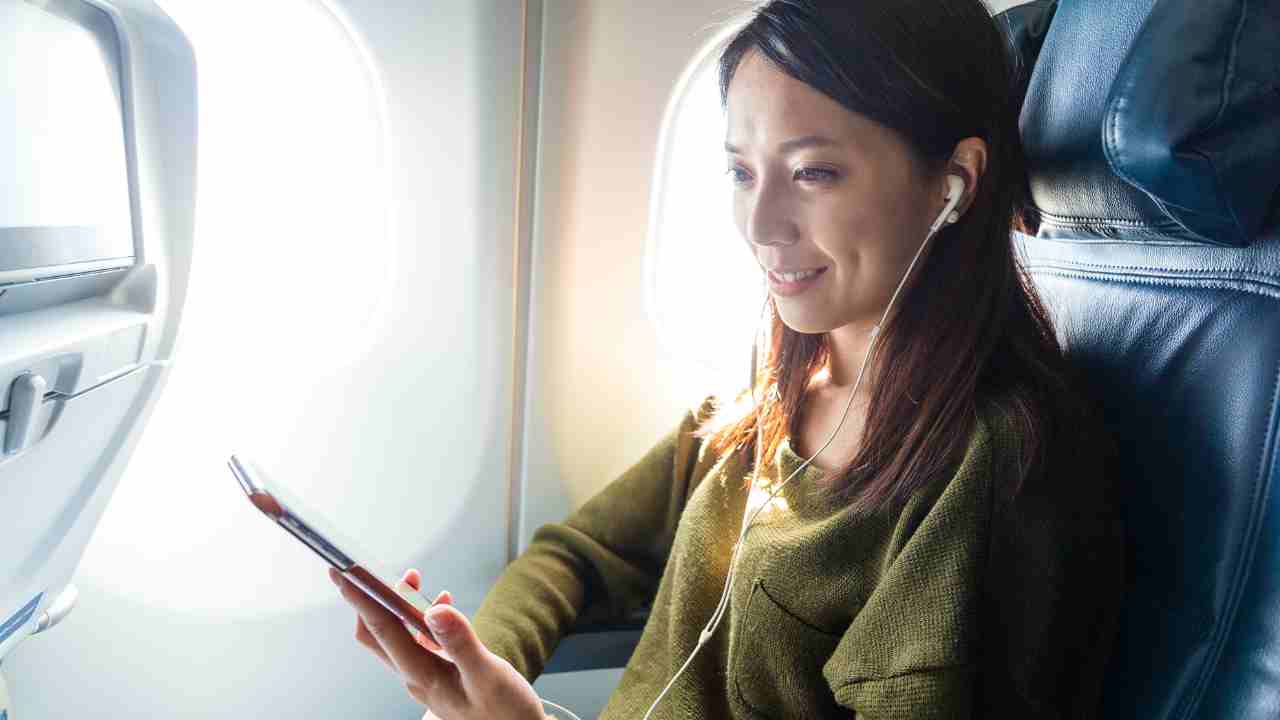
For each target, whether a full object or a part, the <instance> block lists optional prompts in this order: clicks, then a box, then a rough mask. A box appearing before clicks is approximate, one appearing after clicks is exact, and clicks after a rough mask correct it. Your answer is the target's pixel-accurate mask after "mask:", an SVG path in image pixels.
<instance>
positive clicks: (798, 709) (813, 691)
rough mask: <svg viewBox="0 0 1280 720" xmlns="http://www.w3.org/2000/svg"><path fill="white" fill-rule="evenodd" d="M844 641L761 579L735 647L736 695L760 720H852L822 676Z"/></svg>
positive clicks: (753, 590)
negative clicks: (832, 719)
mask: <svg viewBox="0 0 1280 720" xmlns="http://www.w3.org/2000/svg"><path fill="white" fill-rule="evenodd" d="M840 637H841V635H840V634H839V633H832V632H828V631H826V630H823V629H822V628H820V627H817V626H816V625H814V624H812V623H810V622H809V621H807V620H805V619H804V618H801V617H800V616H798V615H796V614H795V613H793V612H792V611H791V610H789V609H787V608H786V607H784V606H783V605H782V604H781V603H779V602H778V600H777V599H776V595H775V594H773V593H771V592H770V591H769V589H768V588H766V587H765V585H764V582H763V581H761V580H759V579H757V580H756V581H755V583H754V584H753V585H752V587H751V595H750V596H749V598H748V600H747V607H746V609H745V610H744V611H743V617H742V622H741V623H740V624H739V626H738V632H737V634H736V637H734V638H732V639H731V643H730V645H731V651H730V652H731V655H732V657H731V658H730V661H729V667H730V671H731V673H732V677H731V678H730V679H729V686H730V691H729V694H730V696H732V698H733V700H734V702H735V703H736V704H738V705H739V706H740V707H741V709H742V710H744V711H745V712H746V714H747V715H748V716H749V717H754V718H766V719H770V718H798V717H803V718H821V717H843V716H847V713H845V711H842V710H841V709H840V707H839V706H838V705H836V702H835V698H834V696H833V695H832V693H831V688H830V687H829V686H828V685H827V682H826V680H825V678H823V675H822V666H823V664H824V663H825V662H826V661H827V658H829V657H830V656H831V653H832V652H833V651H834V650H835V648H836V645H837V644H838V643H839V642H840Z"/></svg>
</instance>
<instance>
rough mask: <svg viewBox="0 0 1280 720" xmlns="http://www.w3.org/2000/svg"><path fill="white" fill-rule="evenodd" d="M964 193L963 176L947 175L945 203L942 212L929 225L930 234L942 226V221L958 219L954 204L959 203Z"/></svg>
mask: <svg viewBox="0 0 1280 720" xmlns="http://www.w3.org/2000/svg"><path fill="white" fill-rule="evenodd" d="M963 195H964V178H962V177H960V176H959V175H956V174H954V173H953V174H951V175H948V176H947V205H946V207H944V208H942V212H940V213H938V217H937V219H936V220H934V221H933V224H932V225H930V226H929V234H930V235H932V234H934V233H935V232H937V231H938V228H940V227H942V223H944V222H947V223H953V222H955V221H957V220H959V219H960V213H958V212H955V209H956V205H959V204H960V198H961V197H962V196H963Z"/></svg>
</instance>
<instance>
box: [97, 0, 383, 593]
mask: <svg viewBox="0 0 1280 720" xmlns="http://www.w3.org/2000/svg"><path fill="white" fill-rule="evenodd" d="M160 4H161V5H162V7H163V8H164V10H165V11H166V12H168V13H169V14H170V16H171V17H173V19H174V20H175V21H176V22H178V24H179V25H180V26H181V27H182V28H183V30H184V32H186V33H187V36H188V37H189V38H190V40H191V42H192V45H193V47H194V48H195V53H196V61H197V65H198V73H199V77H198V82H199V93H200V95H199V97H200V107H199V157H198V177H197V188H198V190H197V208H196V218H197V221H196V237H195V247H194V258H195V259H194V262H193V264H192V269H191V278H190V286H189V288H188V295H187V301H186V305H185V308H184V310H183V312H184V316H183V320H182V322H183V326H182V327H183V330H182V335H181V337H180V338H179V343H180V345H179V348H178V351H177V354H176V362H175V365H174V368H173V371H172V374H171V376H170V378H169V380H168V385H167V386H166V388H165V391H164V393H163V395H162V397H161V398H160V399H159V401H158V404H157V407H156V409H155V411H154V412H155V414H154V416H153V417H152V419H151V420H150V421H149V423H148V427H147V431H146V432H145V433H144V434H143V436H142V438H141V440H140V441H139V445H138V448H137V449H136V451H135V453H134V456H133V458H132V459H131V461H130V464H129V466H128V469H127V472H126V475H125V477H124V478H123V480H122V482H121V483H120V486H119V490H118V492H117V493H116V497H115V499H114V500H113V502H112V508H116V507H121V508H126V507H132V508H137V507H147V508H154V509H156V512H155V513H153V514H149V516H148V517H147V518H146V521H145V522H131V521H130V520H131V519H130V518H129V517H127V516H125V515H124V514H122V513H121V512H112V511H111V509H109V510H108V512H107V513H106V515H105V516H104V518H103V521H102V522H101V524H100V526H99V529H98V534H97V536H96V537H95V540H94V542H93V543H91V544H90V548H89V550H88V551H87V552H86V556H85V558H86V560H85V562H84V563H83V564H82V570H83V571H85V572H88V573H90V574H94V575H101V576H102V577H100V578H97V579H98V580H100V581H101V582H102V583H103V584H104V585H106V586H108V587H112V588H117V589H119V590H120V591H121V592H123V593H126V594H128V593H129V592H130V589H131V587H133V586H137V587H145V586H147V585H148V583H147V582H145V581H143V579H142V578H135V577H133V575H132V573H141V572H144V571H145V572H148V573H154V572H155V569H156V568H165V569H167V570H168V571H169V573H170V577H171V581H172V582H173V583H174V586H175V587H178V588H186V589H188V590H189V589H190V588H199V591H198V592H188V591H183V592H182V593H181V598H182V599H181V603H182V605H183V607H185V608H194V609H211V610H217V611H220V612H231V613H234V612H237V611H239V610H241V609H244V610H245V611H252V612H262V611H264V610H270V609H271V607H272V605H273V604H278V605H280V606H281V608H288V607H297V606H301V605H307V604H319V603H322V602H329V601H330V600H331V599H332V598H330V597H328V596H327V594H323V593H316V592H315V587H314V584H313V582H312V581H313V580H314V581H315V582H319V581H321V580H323V579H324V578H323V577H322V573H321V571H320V569H319V568H317V567H315V566H313V565H310V564H306V563H280V564H276V563H248V562H244V560H245V558H246V555H247V553H251V552H254V541H255V538H256V539H263V538H265V539H268V540H274V539H275V538H274V535H273V534H275V533H279V531H278V530H276V529H274V528H271V527H270V526H268V525H267V524H266V523H263V522H261V520H260V519H259V518H256V517H251V516H250V515H249V513H248V512H247V508H246V507H245V506H244V504H245V503H244V499H243V496H239V497H238V496H237V493H236V492H233V491H234V490H235V488H234V487H233V486H232V485H231V484H230V483H229V481H228V478H229V475H228V473H227V471H226V466H225V463H226V459H227V455H228V454H229V453H231V452H240V453H246V454H250V455H251V456H253V457H254V459H255V460H257V461H258V462H260V463H261V464H262V465H263V466H264V467H266V468H271V467H282V466H283V463H281V462H280V459H281V458H290V463H289V466H290V469H291V473H290V474H291V475H300V476H297V477H281V478H278V479H279V480H280V481H281V482H289V483H292V485H293V487H294V488H300V489H304V490H306V491H307V492H308V493H309V494H310V496H311V497H310V499H314V500H316V502H317V504H318V506H319V507H321V509H328V508H330V507H332V506H334V505H336V504H337V503H339V502H340V498H341V489H340V488H338V487H313V486H312V485H307V483H308V482H311V483H313V485H315V484H319V481H313V480H311V479H310V476H311V475H317V474H318V473H305V472H303V473H296V472H292V471H294V470H296V469H297V468H299V467H300V465H299V463H300V462H301V463H302V465H301V467H306V468H307V469H310V468H311V467H312V466H311V465H307V463H312V464H313V465H314V464H323V463H325V462H326V458H325V456H324V448H325V446H326V445H327V444H328V443H327V442H326V440H325V437H326V433H338V432H343V430H342V429H341V428H339V427H335V426H334V425H335V424H336V421H333V422H329V425H328V426H326V425H324V423H325V418H328V419H330V420H332V419H333V418H339V417H341V409H340V408H335V407H333V406H334V405H335V404H341V402H342V398H345V397H347V395H345V394H343V392H342V391H341V390H339V389H342V388H345V389H349V388H350V387H351V386H352V384H353V383H358V382H359V380H358V379H357V378H355V377H349V376H348V374H349V373H352V367H353V365H354V364H356V363H358V362H360V361H361V360H362V359H364V358H367V357H368V356H369V355H370V349H371V347H372V345H373V344H375V343H376V342H377V341H378V339H379V337H381V336H382V333H383V327H382V325H383V317H382V316H383V313H382V312H380V307H382V306H383V305H384V299H385V297H386V295H387V293H388V292H389V291H390V290H391V289H392V287H391V286H392V285H393V283H392V282H391V280H390V278H391V277H392V276H391V273H390V270H391V267H392V266H393V263H394V261H395V258H394V257H393V256H392V252H393V245H392V240H391V238H390V233H389V227H388V223H389V219H388V218H389V211H390V208H389V207H388V203H389V197H390V193H389V191H388V182H387V172H386V169H385V167H384V160H385V157H384V156H385V148H384V146H385V131H384V119H383V115H382V108H383V103H382V101H381V99H380V92H379V90H378V85H377V78H376V74H375V72H374V70H373V66H372V65H371V64H370V63H369V62H367V60H366V58H365V56H364V55H363V54H362V53H363V50H362V48H361V46H360V45H359V44H358V43H357V41H356V40H355V39H354V38H353V37H352V36H351V35H350V33H349V32H348V31H347V29H346V28H345V27H344V25H343V24H342V23H341V21H340V20H339V19H338V18H337V17H336V16H334V15H332V14H331V13H330V11H329V10H328V9H327V8H326V6H325V5H323V4H322V3H321V2H318V1H317V0H273V1H272V2H269V3H255V4H254V5H253V8H252V10H251V11H246V10H245V9H244V8H245V5H243V4H242V3H212V2H208V1H207V0H162V1H161V3H160ZM246 14H247V15H249V16H250V17H248V18H246ZM321 388H329V389H332V390H333V392H332V393H330V394H329V396H328V398H326V394H325V393H324V392H323V391H322V390H319V389H321ZM326 400H328V402H326ZM316 408H323V411H322V412H317V410H316ZM308 413H310V417H308ZM317 418H319V419H317ZM317 426H320V429H317ZM298 458H301V460H297V459H298ZM328 462H333V460H332V459H330V460H328ZM144 495H145V496H146V500H145V501H143V500H142V496H144ZM130 496H132V497H130ZM164 508H169V509H170V510H168V511H165V510H164ZM135 512H136V511H135ZM135 519H136V518H135ZM242 522H243V523H244V527H245V528H246V529H247V531H248V532H247V534H246V533H239V532H237V533H235V535H237V536H239V535H242V534H243V535H245V537H244V540H243V543H244V545H243V547H237V548H225V549H224V550H223V551H220V552H213V553H211V552H208V551H207V550H205V551H203V552H198V549H199V548H200V547H201V546H205V547H206V548H207V546H208V545H209V544H210V543H211V542H212V539H213V538H214V537H215V536H222V537H225V536H227V535H228V534H230V533H226V532H225V528H226V527H227V526H228V525H229V524H235V526H236V527H237V529H238V528H239V527H240V524H241V523H242ZM259 526H260V527H259ZM268 533H272V534H268ZM373 540H374V543H375V545H374V546H375V547H378V545H377V540H378V537H377V536H376V535H375V537H374V538H373ZM272 546H273V547H274V546H275V543H272ZM95 556H96V558H95ZM130 556H131V557H133V558H135V559H137V560H139V561H140V562H137V563H129V564H122V562H121V560H120V558H124V557H130ZM197 559H198V562H197V561H196V560H197ZM211 564H214V565H215V566H214V567H211V566H210V565H211ZM217 564H225V567H217V566H216V565H217ZM135 567H137V568H139V569H137V570H135V569H134V568H135ZM142 568H147V569H146V570H143V569H142ZM268 571H270V572H271V573H273V574H274V576H273V577H265V576H264V577H252V575H253V574H254V573H266V572H268ZM289 573H297V574H298V575H299V577H300V578H301V579H300V580H299V582H291V578H289V577H280V575H281V574H283V575H289ZM246 575H248V576H249V577H246ZM304 575H305V576H306V577H305V578H303V577H302V576H304ZM312 576H314V577H312ZM219 577H220V578H229V577H236V578H238V580H237V582H235V583H212V582H209V578H219ZM317 578H318V580H316V579H317ZM304 580H305V582H304ZM135 581H136V582H135ZM267 585H272V586H273V587H272V592H270V593H261V592H258V591H257V590H255V588H259V589H260V588H261V587H265V586H267ZM138 599H139V600H141V601H144V602H149V603H155V602H160V603H169V602H177V601H176V600H173V599H172V598H163V597H155V596H154V594H153V595H152V596H150V597H142V596H140V597H139V598H138Z"/></svg>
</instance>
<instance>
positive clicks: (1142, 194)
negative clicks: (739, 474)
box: [548, 0, 1280, 720]
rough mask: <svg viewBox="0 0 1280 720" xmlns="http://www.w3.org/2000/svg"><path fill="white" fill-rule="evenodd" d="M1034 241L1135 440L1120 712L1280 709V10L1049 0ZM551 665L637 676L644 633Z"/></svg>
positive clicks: (1034, 104) (1037, 96)
mask: <svg viewBox="0 0 1280 720" xmlns="http://www.w3.org/2000/svg"><path fill="white" fill-rule="evenodd" d="M998 17H999V19H1000V21H1001V22H1002V23H1004V24H1005V25H1006V27H1007V28H1008V30H1009V39H1010V42H1011V47H1012V48H1013V49H1014V51H1015V52H1016V53H1018V54H1019V56H1020V57H1021V58H1022V60H1023V62H1024V63H1025V67H1026V68H1030V74H1029V78H1028V80H1027V88H1026V98H1025V101H1024V104H1023V111H1022V116H1021V129H1022V134H1023V140H1024V145H1025V149H1026V153H1027V160H1028V167H1029V175H1030V177H1029V180H1030V189H1031V194H1032V200H1033V204H1034V211H1033V214H1034V215H1036V216H1037V219H1038V228H1037V230H1036V234H1035V235H1034V236H1022V235H1018V236H1016V237H1015V242H1016V244H1017V245H1018V247H1019V251H1020V253H1021V254H1022V256H1023V258H1024V261H1025V264H1026V267H1027V269H1028V271H1029V273H1030V275H1031V277H1032V279H1033V282H1034V283H1035V285H1036V286H1037V288H1038V289H1039V290H1040V292H1041V293H1042V295H1043V297H1044V299H1045V300H1046V303H1047V305H1048V306H1049V310H1050V312H1051V314H1052V315H1053V317H1054V320H1055V321H1056V324H1057V330H1058V333H1059V336H1060V338H1061V340H1062V342H1063V344H1064V346H1065V348H1066V351H1067V353H1068V355H1069V356H1070V357H1071V359H1072V361H1073V362H1074V363H1075V364H1076V365H1077V366H1079V367H1081V368H1082V370H1083V371H1084V374H1085V377H1086V378H1087V379H1088V380H1089V382H1090V383H1091V388H1090V389H1091V390H1092V391H1093V395H1094V396H1095V397H1096V398H1097V399H1098V401H1099V402H1100V404H1101V405H1102V410H1103V414H1104V416H1105V421H1106V423H1107V425H1108V426H1109V428H1110V429H1111V431H1112V432H1113V433H1114V435H1115V437H1116V438H1117V441H1118V442H1117V444H1118V446H1119V458H1118V459H1117V467H1116V473H1117V479H1118V480H1119V482H1120V484H1121V492H1122V495H1123V503H1124V508H1123V511H1124V514H1125V517H1126V523H1127V533H1128V537H1129V548H1128V557H1127V565H1128V588H1127V591H1128V592H1127V597H1126V600H1125V605H1124V608H1123V610H1122V618H1121V628H1120V630H1119V634H1118V637H1117V638H1116V644H1115V647H1114V651H1113V654H1112V659H1111V661H1110V664H1109V667H1108V670H1107V680H1106V685H1105V688H1104V716H1105V717H1107V718H1128V719H1132V718H1143V719H1144V720H1157V719H1160V720H1163V719H1165V718H1178V719H1183V718H1206V719H1208V718H1233V719H1235V720H1249V719H1251V718H1259V719H1261V718H1274V717H1276V716H1277V715H1278V714H1280V488H1273V485H1274V484H1275V482H1276V478H1277V476H1278V475H1280V457H1277V453H1276V444H1277V435H1278V434H1280V408H1278V407H1277V403H1278V402H1280V210H1278V209H1277V205H1280V198H1278V197H1277V193H1276V188H1277V185H1278V184H1280V83H1278V81H1277V79H1278V78H1280V53H1276V52H1275V46H1274V38H1276V37H1280V3H1275V2H1272V3H1261V2H1249V1H1248V0H1211V1H1208V0H1161V1H1160V2H1156V0H1062V2H1060V3H1055V2H1051V1H1050V0H1039V1H1037V2H1031V3H1027V4H1024V5H1020V6H1017V7H1014V8H1011V9H1009V10H1007V11H1005V12H1004V13H1001V14H1000V16H998ZM583 629H584V630H589V631H590V632H580V633H576V634H573V635H570V636H569V637H568V638H566V640H565V642H564V643H562V645H561V646H560V647H558V648H557V651H556V654H555V655H554V656H553V658H552V662H551V663H550V664H549V665H548V671H549V672H550V671H557V670H561V671H562V670H581V669H590V668H598V667H610V666H613V665H616V664H623V663H625V661H626V657H627V655H628V650H629V647H630V646H629V645H628V643H629V642H633V639H634V637H635V636H636V635H638V630H637V629H636V625H635V623H631V624H630V626H627V625H626V624H624V625H621V626H618V627H594V626H593V627H590V628H583Z"/></svg>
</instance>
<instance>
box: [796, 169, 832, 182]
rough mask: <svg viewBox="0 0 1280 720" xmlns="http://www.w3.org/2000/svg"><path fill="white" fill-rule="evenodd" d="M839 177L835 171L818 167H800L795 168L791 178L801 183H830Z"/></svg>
mask: <svg viewBox="0 0 1280 720" xmlns="http://www.w3.org/2000/svg"><path fill="white" fill-rule="evenodd" d="M839 177H840V173H838V172H836V171H835V170H830V169H827V168H820V167H800V168H796V171H795V174H794V175H792V178H793V179H795V180H801V181H803V182H830V181H832V180H835V179H837V178H839Z"/></svg>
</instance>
